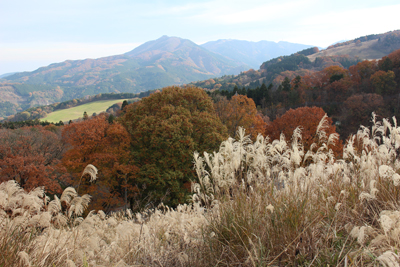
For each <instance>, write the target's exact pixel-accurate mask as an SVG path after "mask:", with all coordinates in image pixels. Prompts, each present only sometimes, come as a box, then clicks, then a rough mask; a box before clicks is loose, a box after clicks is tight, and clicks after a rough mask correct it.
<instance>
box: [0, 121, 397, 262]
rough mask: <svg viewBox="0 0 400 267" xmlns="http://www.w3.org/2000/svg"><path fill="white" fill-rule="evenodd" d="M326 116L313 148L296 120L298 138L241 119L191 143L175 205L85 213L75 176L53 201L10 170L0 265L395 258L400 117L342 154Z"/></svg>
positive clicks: (354, 139) (376, 125)
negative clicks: (184, 188)
mask: <svg viewBox="0 0 400 267" xmlns="http://www.w3.org/2000/svg"><path fill="white" fill-rule="evenodd" d="M327 126H328V125H327V123H326V117H324V118H323V119H322V120H321V122H320V124H319V125H318V127H317V134H316V136H317V138H316V139H315V142H314V144H313V145H311V146H310V149H309V150H307V151H305V150H304V147H303V144H302V138H301V136H302V135H301V128H297V129H296V130H295V131H294V132H293V136H292V138H291V142H289V141H287V139H286V138H285V137H284V136H283V135H282V136H281V137H280V138H279V139H277V140H274V141H272V142H270V141H269V140H268V138H264V137H262V136H261V135H259V136H258V137H257V139H256V140H255V141H252V140H251V139H250V138H249V137H248V136H246V135H245V131H244V130H243V129H242V128H239V130H238V133H237V136H236V140H234V139H232V138H228V139H227V140H226V141H224V142H222V144H221V146H220V149H219V151H218V152H215V153H213V154H208V153H204V154H202V155H200V154H198V153H194V165H195V170H196V174H197V177H196V181H197V182H194V183H193V184H192V192H193V194H192V198H191V200H192V201H191V203H190V204H185V205H178V206H177V207H176V208H175V209H171V208H168V207H166V206H163V205H160V206H158V207H157V208H154V209H144V210H143V211H142V212H140V213H135V214H133V213H132V212H131V211H130V210H126V211H124V212H119V213H113V214H108V215H106V214H105V213H104V212H102V211H98V212H94V211H92V212H89V213H88V214H87V216H83V217H82V215H83V214H84V210H85V208H86V207H87V205H88V203H89V201H90V196H88V195H83V196H78V194H77V193H76V190H75V189H74V188H71V187H69V188H66V189H65V190H64V192H63V193H62V195H61V196H60V197H57V196H54V198H53V199H52V200H51V201H50V198H49V197H46V196H45V195H44V193H45V192H44V190H43V188H40V187H39V188H36V189H33V190H31V191H30V192H29V193H26V192H25V191H24V190H22V189H21V188H20V187H19V186H18V184H17V183H16V182H15V181H13V180H10V181H8V182H4V183H2V184H1V185H0V231H1V234H0V251H1V253H0V254H1V256H0V266H99V265H101V266H328V265H330V266H337V265H338V266H377V265H382V266H399V264H400V258H399V255H398V249H399V245H400V239H399V236H400V235H399V231H400V213H399V204H400V198H399V196H400V194H399V190H400V189H399V186H400V175H399V172H400V161H399V155H398V153H399V151H398V148H399V147H400V127H398V126H397V124H396V121H395V120H394V121H393V122H392V124H391V123H390V122H389V121H388V120H383V121H382V122H377V121H375V117H374V118H373V126H372V128H371V129H368V128H366V127H361V128H360V130H359V131H358V133H357V134H356V135H353V136H351V138H350V139H349V140H348V142H347V143H346V144H345V146H344V149H343V154H342V157H341V158H342V159H336V158H335V156H334V154H333V152H332V151H331V150H330V149H328V145H330V144H331V143H332V141H334V140H335V139H336V138H337V135H336V134H335V133H333V134H331V135H329V136H328V135H327V134H326V132H325V131H324V130H325V129H326V127H327ZM96 174H97V170H96V169H95V168H94V167H93V166H89V167H88V168H86V169H85V171H84V172H83V174H82V176H84V175H89V176H90V177H91V180H92V181H93V180H95V178H96Z"/></svg>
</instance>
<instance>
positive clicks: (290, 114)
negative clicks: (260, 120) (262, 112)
mask: <svg viewBox="0 0 400 267" xmlns="http://www.w3.org/2000/svg"><path fill="white" fill-rule="evenodd" d="M325 114H326V113H325V112H324V110H323V109H322V108H318V107H301V108H297V109H290V110H288V111H287V112H286V113H285V114H283V116H282V117H280V118H277V119H275V120H274V121H273V122H272V123H271V124H269V125H268V126H267V128H266V130H265V135H267V136H268V137H269V138H270V140H275V139H279V138H280V135H281V133H283V134H284V135H285V137H286V138H287V139H289V138H291V136H292V134H293V131H294V130H295V129H296V128H297V127H298V126H300V127H301V128H300V129H301V132H302V141H303V145H304V150H305V151H307V150H309V149H310V146H311V144H313V143H317V144H318V136H317V127H318V125H319V123H320V121H321V119H322V118H323V117H324V115H325ZM327 122H328V127H327V128H325V129H324V130H325V132H326V134H327V137H329V135H331V134H334V133H336V127H335V126H334V125H332V119H331V118H329V117H328V118H327ZM329 148H330V149H332V151H333V152H334V153H335V154H336V155H340V152H341V150H342V148H343V145H342V143H341V141H339V140H337V141H336V142H335V145H330V146H329Z"/></svg>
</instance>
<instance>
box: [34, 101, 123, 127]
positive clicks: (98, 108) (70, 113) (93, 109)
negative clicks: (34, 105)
mask: <svg viewBox="0 0 400 267" xmlns="http://www.w3.org/2000/svg"><path fill="white" fill-rule="evenodd" d="M124 100H128V99H112V100H101V101H96V102H91V103H87V104H83V105H79V106H76V107H72V108H67V109H60V110H57V111H54V112H52V113H49V114H48V115H47V116H46V117H44V118H42V119H41V120H42V121H48V122H59V121H63V122H66V121H69V120H76V119H79V118H81V117H83V113H84V112H85V111H86V112H87V114H88V115H89V116H91V115H92V114H93V113H96V114H99V113H101V112H103V111H106V110H107V109H108V108H109V107H110V106H112V105H114V104H115V103H119V102H123V101H124Z"/></svg>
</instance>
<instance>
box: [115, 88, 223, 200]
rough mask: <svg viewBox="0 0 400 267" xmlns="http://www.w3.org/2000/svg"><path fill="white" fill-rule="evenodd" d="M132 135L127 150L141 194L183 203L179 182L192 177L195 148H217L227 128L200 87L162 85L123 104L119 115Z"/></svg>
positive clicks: (184, 196) (184, 192) (182, 190)
mask: <svg viewBox="0 0 400 267" xmlns="http://www.w3.org/2000/svg"><path fill="white" fill-rule="evenodd" d="M121 121H122V123H123V125H124V126H125V127H126V129H127V130H128V132H129V134H130V136H131V140H132V142H131V144H132V154H133V158H134V161H135V163H136V164H137V165H138V167H139V168H140V171H139V173H138V178H137V179H138V180H137V181H138V185H139V189H140V190H141V192H143V193H144V194H145V195H147V196H148V197H152V198H155V199H156V202H157V201H160V199H163V200H164V203H169V204H171V205H176V204H178V203H182V202H185V201H186V199H187V194H188V193H189V191H188V190H187V189H186V188H184V184H185V183H188V182H190V181H191V180H192V179H194V177H195V176H194V170H193V163H192V156H193V152H194V151H208V152H212V151H213V150H215V149H217V148H218V147H219V144H220V143H221V141H222V140H223V139H224V138H226V136H227V134H226V128H225V126H224V125H223V124H222V123H221V121H220V120H219V118H218V117H217V115H216V114H215V111H214V108H213V103H212V101H211V98H210V97H209V96H207V94H206V93H205V92H204V91H203V90H202V89H199V88H194V87H187V88H180V87H175V86H173V87H167V88H164V89H163V90H162V91H161V92H157V93H153V94H152V95H150V96H149V97H147V98H144V99H142V100H141V101H140V102H137V103H134V104H131V105H129V106H127V107H126V114H125V115H124V116H123V117H122V119H121Z"/></svg>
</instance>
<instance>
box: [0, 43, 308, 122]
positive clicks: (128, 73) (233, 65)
mask: <svg viewBox="0 0 400 267" xmlns="http://www.w3.org/2000/svg"><path fill="white" fill-rule="evenodd" d="M224 43H225V45H226V46H225V48H224V45H223V44H224ZM207 47H208V48H207ZM303 47H304V45H298V44H290V43H286V42H280V43H274V42H267V41H262V42H257V43H254V42H247V41H237V40H229V41H223V40H219V41H216V42H214V43H213V42H210V43H207V44H203V45H202V46H199V45H197V44H195V43H193V42H192V41H190V40H187V39H182V38H178V37H168V36H162V37H161V38H159V39H157V40H153V41H149V42H146V43H144V44H142V45H140V46H139V47H137V48H135V49H133V50H132V51H130V52H127V53H125V54H122V55H115V56H109V57H103V58H98V59H85V60H67V61H64V62H61V63H54V64H51V65H49V66H47V67H42V68H39V69H37V70H35V71H32V72H19V73H14V74H11V75H10V74H7V75H3V79H1V80H0V118H1V117H5V116H9V115H12V114H14V113H16V112H18V111H21V110H24V109H27V108H30V107H32V106H38V105H47V104H51V103H54V102H59V101H66V100H70V99H74V98H81V97H84V96H87V95H95V94H99V93H112V92H115V93H119V92H129V93H139V92H143V91H148V90H152V89H157V88H162V87H165V86H169V85H182V84H188V83H190V82H192V81H199V80H205V79H209V78H212V77H217V76H222V75H225V74H229V75H233V74H239V73H240V72H242V71H246V70H248V69H250V68H251V67H254V66H257V68H258V67H259V65H260V64H259V63H260V62H263V61H265V60H267V59H269V58H270V57H272V56H276V55H278V54H277V53H280V52H277V51H281V52H282V54H285V53H290V52H291V51H295V50H296V49H297V48H303ZM268 49H270V50H271V52H268ZM279 49H280V50H279ZM290 49H292V50H290ZM240 50H243V51H242V52H240V57H238V56H235V51H238V53H239V51H240ZM256 58H259V59H258V60H257V59H256Z"/></svg>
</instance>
